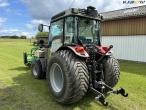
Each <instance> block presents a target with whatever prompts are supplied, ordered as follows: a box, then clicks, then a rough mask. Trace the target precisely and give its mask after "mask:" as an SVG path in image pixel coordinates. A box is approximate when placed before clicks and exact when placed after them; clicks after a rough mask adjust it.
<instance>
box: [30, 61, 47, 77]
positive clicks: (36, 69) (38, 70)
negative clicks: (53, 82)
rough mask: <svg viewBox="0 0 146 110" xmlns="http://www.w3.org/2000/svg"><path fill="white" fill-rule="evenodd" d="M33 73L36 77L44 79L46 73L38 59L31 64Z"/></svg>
mask: <svg viewBox="0 0 146 110" xmlns="http://www.w3.org/2000/svg"><path fill="white" fill-rule="evenodd" d="M31 73H32V76H33V77H34V78H35V79H44V78H45V73H44V72H43V70H42V64H41V61H40V60H36V61H34V62H33V63H32V65H31Z"/></svg>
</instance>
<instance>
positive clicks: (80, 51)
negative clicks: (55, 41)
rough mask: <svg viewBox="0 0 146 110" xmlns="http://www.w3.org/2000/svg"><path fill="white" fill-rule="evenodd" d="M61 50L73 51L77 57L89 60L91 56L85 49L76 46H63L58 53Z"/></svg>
mask: <svg viewBox="0 0 146 110" xmlns="http://www.w3.org/2000/svg"><path fill="white" fill-rule="evenodd" d="M59 50H71V51H72V52H73V53H74V54H75V55H77V56H79V57H83V58H88V57H89V54H88V53H87V52H86V50H85V49H84V47H82V46H79V45H76V46H62V47H60V48H59V49H58V50H57V51H59Z"/></svg>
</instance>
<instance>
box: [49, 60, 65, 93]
mask: <svg viewBox="0 0 146 110" xmlns="http://www.w3.org/2000/svg"><path fill="white" fill-rule="evenodd" d="M50 83H51V87H52V89H53V90H54V91H55V92H60V91H61V90H62V89H63V83H64V78H63V72H62V69H61V67H60V66H59V65H58V64H57V63H53V64H52V66H51V69H50Z"/></svg>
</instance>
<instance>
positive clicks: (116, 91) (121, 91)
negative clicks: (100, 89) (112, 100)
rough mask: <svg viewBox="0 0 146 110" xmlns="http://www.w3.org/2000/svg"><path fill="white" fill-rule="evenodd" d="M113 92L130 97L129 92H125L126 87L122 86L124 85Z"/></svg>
mask: <svg viewBox="0 0 146 110" xmlns="http://www.w3.org/2000/svg"><path fill="white" fill-rule="evenodd" d="M113 93H114V94H117V95H118V94H121V95H122V96H124V97H128V93H126V92H125V89H124V88H122V87H121V88H120V89H118V90H114V91H113Z"/></svg>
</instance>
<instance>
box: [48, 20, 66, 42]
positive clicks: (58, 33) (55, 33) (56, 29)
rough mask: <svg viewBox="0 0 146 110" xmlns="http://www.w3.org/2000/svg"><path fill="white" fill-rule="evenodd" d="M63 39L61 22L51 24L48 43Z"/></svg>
mask: <svg viewBox="0 0 146 110" xmlns="http://www.w3.org/2000/svg"><path fill="white" fill-rule="evenodd" d="M62 37H63V20H59V21H56V22H54V23H52V24H51V28H50V36H49V41H52V40H55V39H60V40H61V39H62Z"/></svg>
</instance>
